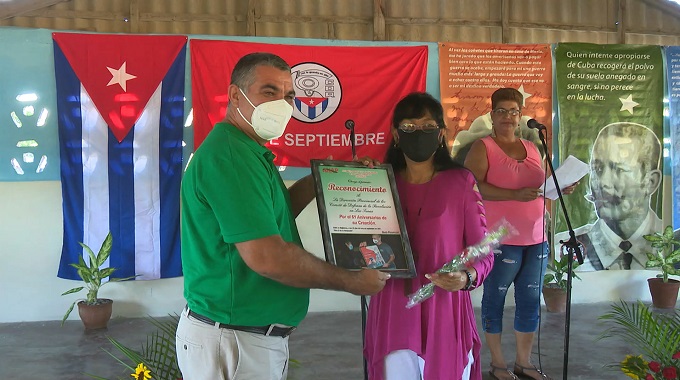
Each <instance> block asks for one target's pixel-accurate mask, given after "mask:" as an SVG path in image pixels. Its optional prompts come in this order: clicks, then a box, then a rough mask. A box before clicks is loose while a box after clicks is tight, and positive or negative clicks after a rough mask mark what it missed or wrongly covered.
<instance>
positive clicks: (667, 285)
mask: <svg viewBox="0 0 680 380" xmlns="http://www.w3.org/2000/svg"><path fill="white" fill-rule="evenodd" d="M647 284H648V285H649V293H651V295H652V304H653V305H654V307H656V308H658V309H675V303H676V302H677V300H678V289H680V281H678V280H673V279H668V282H663V279H661V278H658V277H655V278H648V279H647Z"/></svg>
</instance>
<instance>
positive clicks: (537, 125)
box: [527, 119, 547, 131]
mask: <svg viewBox="0 0 680 380" xmlns="http://www.w3.org/2000/svg"><path fill="white" fill-rule="evenodd" d="M527 127H529V128H531V129H538V130H539V131H540V130H544V131H545V130H546V129H547V128H546V127H545V125H543V124H541V123H539V122H538V121H536V119H529V121H527Z"/></svg>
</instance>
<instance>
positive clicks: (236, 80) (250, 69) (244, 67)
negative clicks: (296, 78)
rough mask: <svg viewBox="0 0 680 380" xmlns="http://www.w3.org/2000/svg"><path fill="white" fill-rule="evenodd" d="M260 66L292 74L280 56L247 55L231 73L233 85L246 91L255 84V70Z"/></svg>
mask: <svg viewBox="0 0 680 380" xmlns="http://www.w3.org/2000/svg"><path fill="white" fill-rule="evenodd" d="M258 66H271V67H275V68H277V69H279V70H281V71H288V72H290V66H289V65H288V64H287V63H286V61H284V60H283V58H281V57H279V56H278V55H275V54H271V53H250V54H246V55H244V56H243V57H241V59H239V60H238V62H236V65H235V66H234V71H232V73H231V84H235V85H236V86H238V87H239V88H241V89H243V90H245V89H247V88H248V87H249V86H250V85H251V84H253V83H254V82H255V68H257V67H258Z"/></svg>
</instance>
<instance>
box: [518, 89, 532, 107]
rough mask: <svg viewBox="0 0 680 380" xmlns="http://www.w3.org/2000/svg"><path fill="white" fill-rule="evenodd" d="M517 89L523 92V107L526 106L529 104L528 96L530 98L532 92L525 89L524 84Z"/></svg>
mask: <svg viewBox="0 0 680 380" xmlns="http://www.w3.org/2000/svg"><path fill="white" fill-rule="evenodd" d="M517 91H519V92H521V93H522V107H524V106H526V105H527V98H530V97H531V94H530V93H528V92H526V91H524V85H521V86H519V88H518V89H517Z"/></svg>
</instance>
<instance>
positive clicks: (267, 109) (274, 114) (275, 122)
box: [236, 88, 293, 140]
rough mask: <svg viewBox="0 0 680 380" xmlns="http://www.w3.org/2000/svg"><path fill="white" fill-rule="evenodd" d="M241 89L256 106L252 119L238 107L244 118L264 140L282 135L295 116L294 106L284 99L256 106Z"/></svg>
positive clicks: (251, 103)
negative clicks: (245, 115)
mask: <svg viewBox="0 0 680 380" xmlns="http://www.w3.org/2000/svg"><path fill="white" fill-rule="evenodd" d="M239 91H241V94H243V96H244V97H245V98H246V100H247V101H248V103H250V105H251V106H253V108H254V110H253V115H252V116H251V117H250V121H248V119H246V118H245V117H244V116H243V114H242V113H241V110H240V109H238V108H237V109H236V110H237V111H238V113H239V115H241V117H242V118H243V120H245V121H246V123H248V124H250V126H251V127H253V130H254V131H255V133H256V134H257V135H258V136H260V137H261V138H263V139H264V140H273V139H277V138H279V137H281V135H283V132H284V131H285V130H286V126H287V125H288V121H290V118H291V116H293V107H292V106H291V105H290V104H288V102H286V101H285V100H284V99H279V100H273V101H271V102H265V103H262V104H260V105H258V106H257V107H255V105H253V102H251V101H250V99H248V97H247V96H246V94H245V93H244V92H243V90H241V89H240V88H239Z"/></svg>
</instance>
